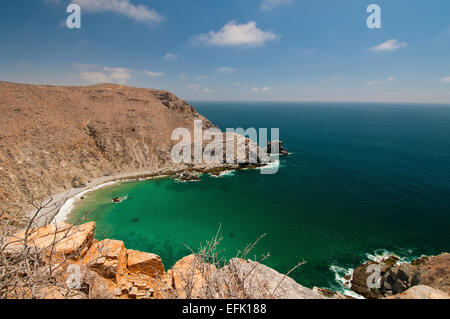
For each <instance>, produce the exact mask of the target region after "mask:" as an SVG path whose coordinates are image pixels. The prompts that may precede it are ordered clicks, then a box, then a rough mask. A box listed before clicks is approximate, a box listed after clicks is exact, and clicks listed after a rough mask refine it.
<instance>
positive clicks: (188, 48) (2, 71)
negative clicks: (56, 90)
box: [0, 0, 450, 104]
mask: <svg viewBox="0 0 450 319" xmlns="http://www.w3.org/2000/svg"><path fill="white" fill-rule="evenodd" d="M71 2H72V1H69V0H14V1H11V0H0V80H2V81H10V82H20V83H33V84H54V85H92V84H96V83H105V82H112V83H118V84H124V85H130V86H137V87H146V88H155V89H164V90H169V91H171V92H173V93H174V94H176V95H177V96H179V97H181V98H183V99H187V100H207V101H371V102H427V103H448V104H450V1H448V0H431V1H425V0H395V1H392V0H371V1H365V0H340V1H336V0H245V1H243V0H226V1H225V0H223V1H220V0H73V3H76V4H78V5H79V6H80V7H81V28H80V29H77V28H74V29H70V28H68V27H67V24H66V20H67V17H68V16H69V15H70V13H67V12H66V8H67V6H68V5H69V4H70V3H71ZM370 4H377V5H378V6H379V7H380V8H381V28H369V27H368V26H367V18H368V17H369V16H370V14H371V13H368V12H367V7H368V6H369V5H370Z"/></svg>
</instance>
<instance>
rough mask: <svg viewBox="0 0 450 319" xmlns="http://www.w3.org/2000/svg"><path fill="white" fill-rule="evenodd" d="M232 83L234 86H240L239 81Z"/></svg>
mask: <svg viewBox="0 0 450 319" xmlns="http://www.w3.org/2000/svg"><path fill="white" fill-rule="evenodd" d="M233 85H234V86H240V85H241V82H234V83H233Z"/></svg>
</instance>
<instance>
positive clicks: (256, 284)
mask: <svg viewBox="0 0 450 319" xmlns="http://www.w3.org/2000/svg"><path fill="white" fill-rule="evenodd" d="M214 280H215V282H216V283H217V284H218V286H219V287H222V289H223V292H220V294H221V296H219V297H222V296H225V297H227V298H252V299H255V298H256V299H323V298H324V297H323V296H322V295H321V294H319V293H318V292H316V291H313V290H312V289H309V288H306V287H304V286H302V285H300V284H298V283H297V282H296V281H295V280H293V279H292V278H290V277H288V276H286V275H283V274H281V273H279V272H277V271H276V270H274V269H272V268H270V267H267V266H265V265H263V264H261V263H258V262H255V261H251V260H243V259H239V258H233V259H231V260H230V261H229V263H228V265H226V266H225V267H223V268H221V269H220V270H219V271H217V273H216V274H215V275H214Z"/></svg>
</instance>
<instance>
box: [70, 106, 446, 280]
mask: <svg viewBox="0 0 450 319" xmlns="http://www.w3.org/2000/svg"><path fill="white" fill-rule="evenodd" d="M192 104H193V105H194V106H195V107H196V108H197V109H198V110H199V112H200V113H202V114H203V115H205V116H206V117H207V118H209V119H210V120H211V121H213V122H214V123H216V124H218V125H219V126H220V127H221V128H222V129H225V128H227V127H239V126H241V127H244V128H247V127H257V128H259V127H268V128H270V127H279V128H280V138H281V139H282V140H283V141H284V144H285V146H286V148H287V149H288V150H289V151H290V152H291V153H292V154H291V155H289V156H287V157H284V158H283V159H282V160H281V168H280V171H279V173H278V174H275V175H261V174H260V172H259V171H258V170H246V171H239V172H235V173H234V174H233V175H231V176H224V177H221V178H215V177H209V176H206V175H205V176H203V177H202V181H201V182H194V183H177V182H175V181H173V180H170V179H163V180H157V181H143V182H133V183H125V184H120V185H114V186H110V187H106V188H104V189H101V190H98V191H96V192H93V193H91V194H89V195H87V197H86V199H85V200H83V201H80V202H79V203H78V205H77V207H76V209H75V210H74V212H73V214H71V216H70V219H71V220H72V221H74V220H75V219H77V218H78V217H80V216H82V215H83V213H84V211H85V210H87V209H89V210H92V214H91V215H90V216H89V219H90V220H94V221H96V222H97V234H96V236H97V238H99V239H101V238H105V237H108V238H115V239H120V240H123V241H124V242H125V244H126V246H127V247H128V248H132V249H139V250H144V251H150V252H154V253H156V254H159V255H160V256H161V257H162V258H163V261H164V264H165V266H166V268H168V267H170V266H171V265H172V264H173V263H174V262H175V261H176V260H178V259H180V258H181V257H183V256H185V255H187V254H189V253H190V251H189V250H188V249H187V248H186V247H185V246H184V244H186V245H188V246H190V247H192V248H194V249H195V248H197V247H198V245H199V243H201V242H202V243H204V242H205V241H206V240H208V239H210V238H211V237H212V236H213V235H214V234H215V233H216V231H217V229H218V227H219V225H222V234H223V243H222V246H221V247H222V249H224V250H225V251H224V254H225V255H226V256H228V257H232V256H234V255H235V254H236V252H237V251H238V250H239V249H242V248H244V246H245V245H246V244H247V243H249V242H252V241H253V240H255V239H256V238H257V237H258V236H260V235H261V234H263V233H267V236H266V238H265V239H264V240H263V241H262V242H261V243H260V244H259V245H258V246H257V248H256V249H255V250H254V252H253V255H256V256H260V255H261V254H264V253H266V252H269V253H270V258H269V259H268V260H267V261H266V262H265V263H266V264H268V265H269V266H272V267H274V268H275V269H277V270H278V271H280V272H287V271H288V270H289V269H290V268H291V267H292V266H294V265H296V264H297V262H298V261H301V260H305V261H306V262H307V263H306V264H305V265H304V266H302V267H301V268H299V269H298V270H296V271H295V272H293V273H292V275H291V276H292V277H294V278H295V279H296V280H297V281H298V282H300V283H301V284H303V285H305V286H310V287H312V286H314V285H315V286H322V287H330V288H336V287H337V285H338V283H337V281H336V280H335V273H334V272H333V271H332V269H331V268H332V266H339V267H343V268H353V267H355V266H357V265H358V264H359V263H360V262H361V261H363V260H365V259H366V258H367V254H376V253H379V252H380V251H389V252H394V253H396V254H398V255H400V256H408V257H416V256H420V255H422V254H437V253H440V252H443V251H450V169H449V168H450V106H438V105H419V104H417V105H413V104H410V105H402V104H357V103H353V104H340V103H339V104H338V103H336V104H322V103H297V104H295V103H207V102H193V103H192ZM116 196H128V198H127V199H126V200H125V201H123V202H122V203H119V204H113V203H111V202H110V200H111V198H113V197H116Z"/></svg>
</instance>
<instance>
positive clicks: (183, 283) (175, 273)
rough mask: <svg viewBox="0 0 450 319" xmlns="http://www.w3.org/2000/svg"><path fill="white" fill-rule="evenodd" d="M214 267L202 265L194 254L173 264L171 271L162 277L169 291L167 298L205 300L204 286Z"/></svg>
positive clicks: (209, 278)
mask: <svg viewBox="0 0 450 319" xmlns="http://www.w3.org/2000/svg"><path fill="white" fill-rule="evenodd" d="M216 270H217V269H216V267H215V266H214V265H211V264H207V263H203V262H202V260H200V259H199V258H198V257H197V256H195V255H194V254H192V255H189V256H186V257H184V258H182V259H180V260H179V261H177V262H176V263H175V265H174V266H173V267H172V269H170V270H168V271H167V274H166V275H165V276H164V282H165V283H166V287H167V288H170V289H172V291H171V292H170V291H169V295H168V297H169V298H182V299H185V298H188V299H191V298H194V299H195V298H205V297H206V294H208V292H206V290H205V285H207V284H208V283H209V282H210V280H211V277H212V276H213V274H214V273H215V272H216Z"/></svg>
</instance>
